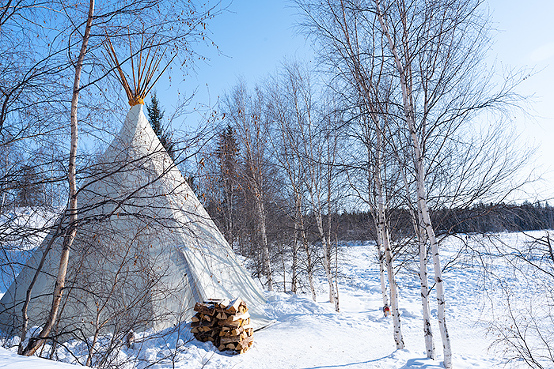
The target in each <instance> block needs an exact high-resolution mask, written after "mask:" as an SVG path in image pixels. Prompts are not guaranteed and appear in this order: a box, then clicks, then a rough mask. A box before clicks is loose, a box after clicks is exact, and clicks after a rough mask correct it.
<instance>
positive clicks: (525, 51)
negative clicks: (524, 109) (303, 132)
mask: <svg viewBox="0 0 554 369" xmlns="http://www.w3.org/2000/svg"><path fill="white" fill-rule="evenodd" d="M484 5H485V6H487V7H488V8H489V10H490V13H491V18H492V21H493V25H494V27H495V29H496V31H495V32H494V33H493V34H492V35H491V36H492V38H493V46H492V49H491V50H490V53H489V57H490V59H489V60H490V63H491V64H493V63H496V66H497V67H498V68H499V70H500V69H502V70H510V69H515V70H529V71H531V70H532V71H533V73H532V74H531V75H530V76H529V77H528V78H526V79H525V81H523V83H522V84H521V85H520V86H519V87H518V92H519V93H521V94H523V95H529V96H531V95H532V96H533V98H532V100H529V107H530V109H529V112H530V113H531V115H532V116H529V115H524V114H517V115H515V116H514V122H513V124H515V125H516V128H517V131H518V132H519V133H520V134H521V138H520V142H525V143H526V144H528V145H535V146H537V147H538V151H537V155H536V157H535V164H536V165H537V167H539V172H541V173H546V174H544V179H545V181H544V182H542V183H541V184H535V185H534V186H533V190H535V189H536V190H540V191H541V194H540V195H539V196H538V197H539V198H542V199H544V198H549V197H554V189H553V188H554V92H553V89H552V87H551V84H552V83H553V82H554V68H553V66H552V64H554V22H553V21H552V14H554V2H551V1H547V0H528V1H526V2H525V3H523V2H520V1H516V0H485V3H484ZM296 14H297V10H296V9H294V7H293V5H292V3H291V2H289V1H270V0H259V1H251V0H235V1H233V2H232V3H231V4H230V6H229V8H228V10H227V11H224V12H223V13H222V14H221V15H218V16H217V17H216V18H215V19H213V20H212V21H211V23H210V24H209V29H210V31H211V32H212V39H213V41H214V42H215V43H216V44H217V45H218V46H219V53H218V52H217V50H216V49H215V48H208V49H207V50H205V51H201V52H202V54H204V55H205V56H207V57H208V59H209V61H206V62H198V63H197V64H196V72H194V73H191V74H190V75H188V76H187V77H186V79H185V80H184V81H183V82H180V83H178V84H175V83H174V84H173V85H172V86H171V88H170V89H169V90H165V88H163V87H162V86H158V95H159V96H163V95H166V94H173V95H175V91H176V90H177V89H178V90H179V91H181V93H184V94H190V93H191V91H193V90H194V89H195V88H197V96H196V99H195V104H210V105H213V104H215V102H216V101H217V99H218V98H219V97H221V96H222V95H223V93H224V92H225V91H227V90H229V89H230V88H231V87H232V86H233V85H235V84H236V82H237V81H238V79H239V78H243V79H244V80H245V81H246V82H247V83H248V84H250V85H253V84H255V83H256V82H259V81H261V80H262V79H263V78H265V77H266V76H267V75H268V74H270V73H273V72H275V71H276V70H277V69H278V67H279V65H280V64H281V63H282V62H283V60H284V59H285V58H298V59H305V60H313V53H312V51H311V45H310V42H309V41H306V39H305V37H304V36H303V35H301V34H299V33H298V32H297V28H296V26H295V24H296V22H297V21H298V17H297V16H296ZM174 81H175V79H174ZM164 90H165V91H164ZM170 100H171V98H169V99H168V100H166V101H170ZM167 110H170V108H169V107H168V108H167ZM195 119H197V118H195V115H194V114H192V115H191V116H190V117H189V118H187V121H188V122H189V123H191V122H193V121H194V120H195ZM174 128H177V129H185V128H184V127H174ZM528 191H530V192H532V190H531V189H528ZM530 196H531V197H530V199H531V200H532V199H533V198H534V197H533V196H534V195H532V194H530ZM552 202H554V201H552Z"/></svg>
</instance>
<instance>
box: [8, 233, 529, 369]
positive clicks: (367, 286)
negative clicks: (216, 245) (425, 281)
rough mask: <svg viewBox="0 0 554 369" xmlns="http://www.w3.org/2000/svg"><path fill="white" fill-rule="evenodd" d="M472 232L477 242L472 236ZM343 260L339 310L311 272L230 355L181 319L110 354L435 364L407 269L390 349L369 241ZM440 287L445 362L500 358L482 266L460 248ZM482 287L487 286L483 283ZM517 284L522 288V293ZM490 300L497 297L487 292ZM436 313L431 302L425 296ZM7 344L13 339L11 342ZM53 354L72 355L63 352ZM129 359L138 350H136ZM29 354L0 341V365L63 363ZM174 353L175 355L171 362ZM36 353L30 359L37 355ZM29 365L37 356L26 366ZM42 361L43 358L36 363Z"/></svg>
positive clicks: (482, 362)
mask: <svg viewBox="0 0 554 369" xmlns="http://www.w3.org/2000/svg"><path fill="white" fill-rule="evenodd" d="M503 237H504V238H505V239H507V240H509V242H512V243H517V242H521V240H518V239H517V238H514V237H515V236H514V235H504V236H503ZM458 242H459V241H458V240H456V239H451V240H449V241H448V242H447V243H446V244H445V246H444V247H443V253H444V256H445V260H446V259H448V258H449V257H454V256H456V254H455V253H454V251H453V250H454V248H457V247H458V246H459V244H458ZM471 242H477V243H479V242H482V240H479V239H476V240H474V241H471ZM341 251H342V253H341V254H342V259H343V264H342V267H341V270H340V275H341V277H340V285H339V288H340V291H339V292H340V301H341V312H340V313H336V312H334V310H333V306H332V305H331V304H330V303H329V302H328V298H327V295H326V291H325V281H324V280H323V278H321V276H320V278H319V285H318V292H319V297H318V302H313V301H311V299H310V297H309V296H308V295H298V296H297V295H292V294H285V293H268V294H267V297H268V300H269V303H268V305H267V307H266V309H267V313H268V315H269V316H270V317H272V318H273V319H275V320H276V322H275V324H273V325H271V326H269V327H267V328H265V329H263V330H261V331H258V332H255V334H254V340H255V344H254V346H253V348H252V349H251V350H250V351H248V352H247V353H246V354H244V355H240V356H239V355H230V354H227V353H221V352H219V351H217V350H216V349H215V348H214V347H213V346H212V345H211V344H210V343H201V342H198V341H196V340H193V339H192V337H191V335H190V333H189V329H190V327H189V326H188V325H185V326H183V327H182V328H183V329H182V331H181V333H173V334H171V335H169V336H168V337H163V338H152V339H150V340H147V341H145V342H143V343H142V344H137V345H136V347H135V348H134V349H127V348H124V349H122V350H121V351H120V352H119V353H118V355H119V356H118V360H120V361H121V362H124V361H126V360H128V359H133V360H134V361H135V362H138V364H134V365H128V366H126V367H145V366H146V365H147V364H146V363H147V362H150V363H152V362H154V361H156V362H157V364H155V365H154V366H152V367H153V368H171V367H172V366H173V364H175V367H176V368H183V369H184V368H187V369H188V368H201V367H204V368H252V369H254V368H306V369H307V368H314V369H315V368H349V369H351V368H352V369H353V368H403V369H404V368H406V369H407V368H426V369H434V368H441V367H442V365H441V357H442V349H441V342H440V336H439V332H438V329H437V325H436V320H434V321H433V323H434V325H433V329H434V334H435V346H436V347H437V353H438V355H439V357H438V359H437V360H429V359H425V354H424V341H423V335H422V323H421V318H420V315H421V307H420V297H419V283H418V281H417V277H416V275H414V274H412V273H409V272H407V271H404V272H402V273H400V275H399V277H398V284H399V287H400V309H401V314H402V330H403V335H404V342H405V343H406V349H405V350H395V346H394V341H393V337H392V323H391V320H390V318H385V317H383V314H382V312H381V311H380V308H381V304H382V301H381V294H380V290H379V280H378V277H379V275H378V268H377V265H376V264H375V255H374V252H375V250H374V246H373V245H372V244H370V243H361V244H358V245H349V246H343V249H342V250H341ZM490 267H491V270H495V273H496V274H501V273H503V272H504V273H509V270H508V269H507V267H506V266H503V265H500V264H498V265H491V266H490ZM444 278H445V281H446V282H445V283H446V293H447V319H448V321H447V323H448V327H449V333H450V336H451V338H452V349H453V352H454V356H453V364H454V367H455V368H456V369H462V368H495V367H503V357H502V355H501V354H498V353H495V352H494V351H490V350H488V348H489V346H490V344H491V343H492V342H493V341H494V339H495V337H494V336H493V335H491V334H488V335H487V329H488V328H489V322H490V321H491V320H492V319H496V318H495V317H496V316H497V315H498V314H496V313H494V314H493V313H492V312H491V311H490V310H489V309H491V308H492V306H493V305H494V304H491V301H494V300H496V299H498V301H500V299H501V293H502V291H500V290H495V288H493V287H494V286H491V284H490V283H488V282H487V279H485V278H483V273H482V270H480V269H479V268H475V267H474V265H472V264H471V263H469V262H468V259H467V258H464V257H462V258H459V261H458V264H456V268H453V269H452V270H450V271H448V272H447V273H446V274H445V276H444ZM513 282H514V283H515V284H514V285H515V286H519V287H518V288H520V289H521V292H525V293H530V294H533V293H536V291H533V290H532V289H529V288H528V286H526V285H525V284H524V283H523V282H522V283H521V285H519V284H518V283H519V282H518V280H517V278H513ZM484 288H487V289H489V290H487V291H486V293H485V290H484ZM525 293H522V294H521V296H522V298H524V297H525V296H527V295H525ZM494 302H497V301H494ZM431 310H432V314H433V317H434V318H436V315H435V314H436V303H434V301H433V302H432V305H431ZM70 347H71V349H72V351H73V352H74V353H75V355H76V357H77V358H78V359H79V361H80V362H81V363H83V362H84V361H85V360H86V352H85V350H84V347H80V346H78V345H70ZM12 350H15V348H12ZM59 358H60V359H61V360H63V361H66V362H75V360H76V359H75V358H74V357H73V356H72V355H69V354H63V353H60V355H59ZM137 359H138V360H137ZM38 360H41V359H38V358H33V359H27V358H21V357H18V356H17V355H15V354H14V353H12V352H8V351H7V350H5V349H0V368H13V369H21V368H33V367H37V368H38V367H44V368H49V369H50V368H62V367H67V366H62V364H54V363H52V362H45V364H41V363H38ZM173 361H175V362H174V363H173ZM37 363H38V364H37ZM33 365H38V366H33ZM41 365H44V366H41ZM519 367H521V368H523V367H526V366H525V365H524V364H523V363H518V362H516V363H511V364H510V365H508V366H506V368H519Z"/></svg>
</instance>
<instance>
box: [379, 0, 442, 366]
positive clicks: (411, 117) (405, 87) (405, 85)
mask: <svg viewBox="0 0 554 369" xmlns="http://www.w3.org/2000/svg"><path fill="white" fill-rule="evenodd" d="M375 3H376V7H377V17H378V19H379V23H380V24H381V27H382V29H383V32H384V34H385V37H386V38H387V41H388V44H389V49H390V50H391V52H392V54H393V56H394V61H395V64H396V68H397V70H398V73H399V76H400V86H401V89H402V102H403V107H404V114H405V119H406V124H407V125H408V130H409V132H410V137H411V141H412V145H413V155H414V157H413V159H414V169H415V172H416V185H417V197H418V201H417V206H418V211H419V212H420V213H421V219H422V221H423V227H425V230H426V233H427V236H428V238H429V242H430V244H431V253H432V254H433V255H432V257H433V267H434V272H435V284H436V289H437V304H438V323H439V329H440V332H441V338H442V345H443V355H444V367H445V368H446V369H451V368H452V350H451V347H450V337H449V335H448V330H447V327H446V319H445V299H444V285H443V281H442V271H441V266H440V258H439V249H438V245H437V241H436V238H435V232H434V230H433V227H432V224H431V217H430V214H429V209H428V207H427V194H426V191H425V170H424V169H425V168H424V165H423V155H422V152H421V147H420V144H419V139H418V137H417V134H416V131H415V110H414V107H413V102H412V86H411V85H409V81H410V79H409V78H408V77H409V76H411V69H410V65H409V64H407V65H406V67H404V66H403V65H402V61H401V59H400V56H399V55H398V52H397V50H396V46H395V43H394V41H393V39H392V37H391V35H390V33H389V31H388V27H387V24H386V22H385V21H384V17H383V14H382V13H381V9H380V1H379V0H376V1H375ZM403 42H407V41H406V40H403ZM391 288H392V287H391Z"/></svg>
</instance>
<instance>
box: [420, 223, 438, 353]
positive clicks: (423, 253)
mask: <svg viewBox="0 0 554 369" xmlns="http://www.w3.org/2000/svg"><path fill="white" fill-rule="evenodd" d="M421 236H423V235H422V234H421V233H420V235H418V243H419V280H420V285H421V307H422V317H423V337H424V339H425V353H426V356H427V357H428V358H429V359H435V344H434V342H433V331H432V329H431V313H430V310H429V281H428V278H427V244H426V242H425V240H423V239H422V238H421Z"/></svg>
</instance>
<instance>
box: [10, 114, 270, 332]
mask: <svg viewBox="0 0 554 369" xmlns="http://www.w3.org/2000/svg"><path fill="white" fill-rule="evenodd" d="M84 183H85V185H83V186H81V190H80V193H79V195H78V203H79V209H80V210H79V219H81V222H82V223H81V224H80V225H79V227H78V231H77V237H76V239H75V242H74V246H73V248H72V253H71V256H70V266H71V268H72V269H71V270H70V272H69V273H68V282H67V284H66V285H67V286H68V288H67V292H66V296H65V300H64V303H63V309H62V313H61V317H60V327H62V328H60V329H59V330H60V331H61V330H66V331H74V330H78V331H79V332H83V334H91V333H92V332H94V329H95V327H96V328H98V327H101V328H102V329H104V328H106V327H112V328H111V329H119V330H122V329H131V328H132V329H135V330H136V329H138V328H147V327H153V328H156V329H162V328H166V327H170V326H172V325H174V324H175V323H177V322H179V321H182V320H183V319H186V320H188V319H190V317H192V315H193V314H194V311H193V310H192V308H193V307H194V304H195V303H196V302H199V301H204V300H207V299H234V298H237V297H240V298H242V299H243V300H244V301H245V302H246V304H247V306H248V308H249V311H250V315H251V319H252V324H253V326H254V327H255V328H256V327H261V326H264V325H266V324H267V323H268V322H269V321H268V320H267V318H266V316H265V314H264V310H263V308H264V304H265V298H264V296H263V293H262V291H261V290H260V288H259V286H258V284H257V283H256V282H255V281H254V280H253V279H252V277H251V276H250V275H249V273H248V272H247V271H246V269H245V268H244V266H243V265H242V264H241V263H240V262H239V261H238V260H237V258H236V256H235V254H234V252H233V250H232V249H231V247H230V246H229V244H228V243H227V241H226V240H225V239H224V237H223V235H222V234H221V232H219V230H218V229H217V227H216V226H215V224H214V222H213V221H212V220H211V218H210V216H209V215H208V213H207V212H206V210H205V209H204V207H203V206H202V205H201V203H200V201H199V200H198V198H197V197H196V196H195V194H194V193H193V191H192V190H191V189H190V187H189V186H188V184H187V182H186V181H185V179H184V178H183V176H182V175H181V173H180V171H179V170H178V169H177V168H176V167H175V165H174V163H173V160H172V159H171V158H170V157H169V155H168V154H167V152H166V151H165V150H164V149H163V147H162V145H161V143H160V141H159V140H158V138H157V136H156V134H155V133H154V131H153V129H152V127H151V126H150V124H149V123H148V121H147V119H146V117H145V115H144V113H143V111H142V105H135V106H134V107H132V108H131V110H130V111H129V113H128V114H127V117H126V119H125V123H124V125H123V127H122V129H121V131H120V133H119V135H118V136H117V137H116V138H115V139H114V141H113V142H112V143H111V145H110V146H109V148H108V149H107V150H106V152H105V153H104V154H103V156H102V157H101V158H100V159H99V161H98V164H97V165H96V166H94V171H93V174H91V175H90V177H89V179H88V180H86V181H85V182H84ZM53 237H54V232H52V233H51V234H50V235H49V236H48V237H47V238H46V239H45V241H44V242H43V244H42V245H41V246H40V247H39V248H38V249H37V251H36V252H35V253H34V255H33V256H32V257H31V259H30V260H29V261H28V262H27V264H26V266H25V267H24V268H23V270H22V271H21V273H20V274H19V276H18V277H17V278H16V281H15V282H14V283H13V284H12V285H11V286H10V288H9V290H8V291H7V292H6V294H5V295H4V296H3V297H2V299H1V301H0V329H2V330H4V331H8V332H9V331H10V328H11V329H13V328H15V329H17V326H18V324H20V323H21V318H20V317H21V306H22V302H23V301H24V299H25V293H26V290H27V287H28V285H29V283H30V281H31V279H32V278H33V276H34V274H35V270H36V268H37V265H38V264H39V262H40V258H41V257H42V254H43V251H44V249H45V248H46V246H47V245H48V242H50V240H52V238H53ZM61 243H62V237H57V238H54V241H53V247H52V251H51V252H50V253H49V254H48V257H47V259H46V262H45V264H44V267H43V268H42V271H41V273H40V275H39V278H38V280H37V283H36V285H35V287H34V289H33V291H32V300H31V304H30V306H29V321H30V326H32V325H33V324H37V325H39V324H41V323H42V321H41V318H42V317H43V316H44V314H45V312H46V311H47V309H48V308H49V307H50V303H51V296H50V294H51V292H52V291H53V285H54V282H55V275H56V271H57V266H58V262H59V251H60V249H61ZM122 327H124V328H122ZM59 333H61V332H59Z"/></svg>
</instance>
